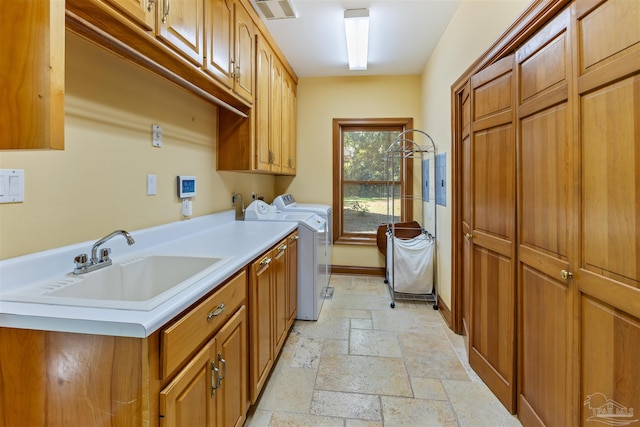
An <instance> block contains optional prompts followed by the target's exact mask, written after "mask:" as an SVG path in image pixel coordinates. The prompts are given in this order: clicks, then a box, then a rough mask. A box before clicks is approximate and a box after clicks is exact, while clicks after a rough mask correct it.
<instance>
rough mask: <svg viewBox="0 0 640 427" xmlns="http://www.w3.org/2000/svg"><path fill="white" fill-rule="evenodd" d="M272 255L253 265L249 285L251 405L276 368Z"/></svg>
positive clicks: (270, 253) (269, 254)
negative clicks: (272, 369)
mask: <svg viewBox="0 0 640 427" xmlns="http://www.w3.org/2000/svg"><path fill="white" fill-rule="evenodd" d="M272 256H273V255H272V252H271V251H270V252H269V253H268V254H267V255H265V256H263V257H262V258H260V259H259V260H258V261H256V262H254V263H253V264H252V265H251V279H250V282H249V288H250V289H249V307H250V308H251V310H250V311H251V312H250V321H249V330H250V335H251V336H250V342H251V356H250V358H251V361H250V363H251V365H250V366H251V371H250V373H249V375H250V385H251V386H250V389H251V402H252V403H255V402H256V400H257V399H258V395H259V394H260V390H262V387H263V386H264V384H265V383H266V381H267V377H268V376H269V372H270V371H271V367H272V366H273V358H274V354H273V348H274V337H273V305H274V295H273V294H274V291H273V274H272V269H273V266H272V263H273V258H272Z"/></svg>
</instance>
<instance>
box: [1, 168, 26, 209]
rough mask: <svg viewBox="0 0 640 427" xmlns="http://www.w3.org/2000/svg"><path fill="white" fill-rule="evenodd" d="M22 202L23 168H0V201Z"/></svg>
mask: <svg viewBox="0 0 640 427" xmlns="http://www.w3.org/2000/svg"><path fill="white" fill-rule="evenodd" d="M22 202H24V170H23V169H0V203H22Z"/></svg>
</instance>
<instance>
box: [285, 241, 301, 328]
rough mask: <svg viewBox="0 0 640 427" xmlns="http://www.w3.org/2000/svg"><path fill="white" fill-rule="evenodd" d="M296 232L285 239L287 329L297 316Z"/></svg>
mask: <svg viewBox="0 0 640 427" xmlns="http://www.w3.org/2000/svg"><path fill="white" fill-rule="evenodd" d="M298 237H299V235H298V232H297V231H296V232H295V233H293V234H291V235H290V236H289V237H288V238H287V255H288V257H287V262H288V263H287V274H288V275H289V282H288V283H287V288H288V291H287V329H291V326H293V321H294V320H296V315H297V314H298Z"/></svg>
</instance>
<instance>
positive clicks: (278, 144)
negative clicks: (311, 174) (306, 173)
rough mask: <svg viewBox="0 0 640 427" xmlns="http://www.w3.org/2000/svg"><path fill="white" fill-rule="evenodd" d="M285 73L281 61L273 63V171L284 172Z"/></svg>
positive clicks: (275, 60) (276, 60)
mask: <svg viewBox="0 0 640 427" xmlns="http://www.w3.org/2000/svg"><path fill="white" fill-rule="evenodd" d="M283 74H284V72H283V69H282V65H281V64H280V61H279V60H278V59H277V58H276V57H275V55H274V56H273V59H272V62H271V118H270V121H269V122H270V125H271V144H270V146H271V171H272V172H274V173H280V172H281V171H282V85H283V77H284V75H283Z"/></svg>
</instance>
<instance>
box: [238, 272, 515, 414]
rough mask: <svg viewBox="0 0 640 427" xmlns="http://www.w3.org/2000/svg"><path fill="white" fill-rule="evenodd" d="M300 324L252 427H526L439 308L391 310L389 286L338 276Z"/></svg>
mask: <svg viewBox="0 0 640 427" xmlns="http://www.w3.org/2000/svg"><path fill="white" fill-rule="evenodd" d="M330 286H332V287H333V288H334V295H333V298H332V299H328V300H325V302H324V306H323V308H322V312H321V314H320V319H319V320H318V321H317V322H308V321H299V320H298V321H296V323H295V324H294V326H293V329H292V331H291V333H290V334H289V337H288V338H287V341H286V343H285V345H284V347H283V349H282V352H281V353H280V357H279V359H278V360H277V363H276V366H275V367H274V369H273V372H272V374H271V377H270V379H269V381H268V383H267V385H266V387H265V389H264V390H263V392H262V395H261V397H260V400H259V401H258V402H257V404H256V405H255V406H254V407H252V408H251V409H250V412H249V415H248V418H247V422H246V423H245V425H246V426H249V427H263V426H264V427H266V426H305V427H306V426H322V427H324V426H342V427H355V426H371V427H374V426H403V427H413V426H416V427H418V426H420V427H431V426H478V427H489V426H519V425H521V424H520V423H519V422H518V420H517V418H516V417H514V416H512V415H510V414H509V413H508V412H507V410H506V409H505V408H504V407H503V406H502V404H500V402H499V401H498V400H497V398H496V397H495V396H494V395H493V394H492V393H491V392H490V391H489V389H488V388H487V387H486V385H485V384H484V383H483V382H482V380H480V378H478V376H477V375H476V374H475V373H474V372H473V370H472V369H471V368H470V367H469V365H468V363H467V362H466V352H465V349H464V342H463V339H462V337H461V336H459V335H456V334H454V333H453V332H452V331H451V330H450V329H449V328H448V327H447V326H446V324H445V323H444V321H443V320H442V317H441V316H440V314H439V313H438V312H437V311H435V310H433V308H432V307H431V303H427V302H421V301H396V306H395V308H394V309H391V308H390V307H389V302H390V300H389V296H388V292H387V287H386V285H385V284H384V282H383V280H382V278H381V277H364V276H347V275H333V276H332V277H331V285H330Z"/></svg>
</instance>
